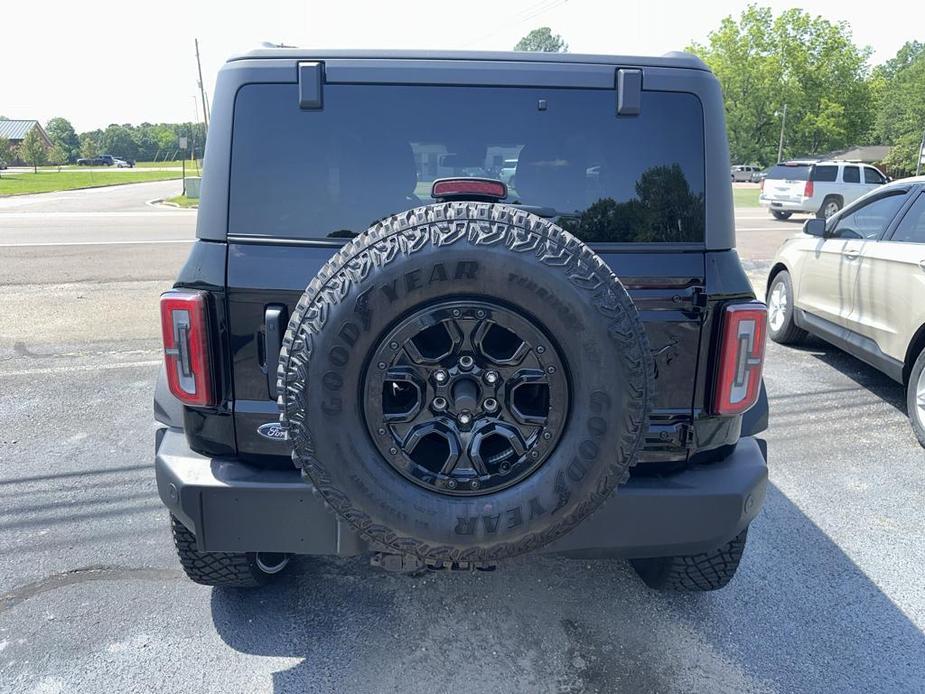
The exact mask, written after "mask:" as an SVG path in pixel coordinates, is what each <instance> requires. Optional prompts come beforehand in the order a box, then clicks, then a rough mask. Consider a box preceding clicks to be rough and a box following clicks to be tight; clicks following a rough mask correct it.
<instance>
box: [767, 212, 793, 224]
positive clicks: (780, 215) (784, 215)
mask: <svg viewBox="0 0 925 694" xmlns="http://www.w3.org/2000/svg"><path fill="white" fill-rule="evenodd" d="M771 214H772V215H774V219H777V220H780V221H781V222H783V221H784V220H785V219H790V216H791V215H792V214H793V212H781V211H780V210H771Z"/></svg>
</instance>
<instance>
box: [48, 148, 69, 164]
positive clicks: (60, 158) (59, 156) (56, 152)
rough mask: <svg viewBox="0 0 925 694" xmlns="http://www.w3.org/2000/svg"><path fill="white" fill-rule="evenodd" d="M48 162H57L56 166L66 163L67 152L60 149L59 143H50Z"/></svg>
mask: <svg viewBox="0 0 925 694" xmlns="http://www.w3.org/2000/svg"><path fill="white" fill-rule="evenodd" d="M48 163H49V164H57V165H58V166H61V165H62V164H67V163H68V153H67V152H65V151H64V149H62V147H61V145H52V147H51V149H50V150H48Z"/></svg>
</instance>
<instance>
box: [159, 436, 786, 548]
mask: <svg viewBox="0 0 925 694" xmlns="http://www.w3.org/2000/svg"><path fill="white" fill-rule="evenodd" d="M766 458H767V455H766V452H765V449H764V444H763V442H762V441H760V440H759V439H755V438H751V437H746V438H743V439H741V440H740V441H739V443H738V445H737V446H736V447H735V449H734V450H733V452H732V453H731V455H729V457H727V458H726V459H725V460H723V461H720V462H716V463H711V464H709V465H700V466H695V467H691V468H689V469H687V470H685V471H683V472H679V473H674V474H671V475H665V476H662V477H637V478H633V479H631V480H630V481H629V482H628V483H627V484H626V485H625V486H623V487H621V488H620V489H619V490H618V492H617V494H616V495H614V496H613V497H611V499H610V500H609V501H608V502H607V503H605V504H604V506H603V507H602V508H600V509H599V510H598V511H596V512H595V513H594V514H593V515H592V516H591V517H590V518H589V519H588V520H586V521H585V522H584V523H582V524H581V525H580V526H579V527H577V528H576V529H575V530H573V531H572V532H570V533H569V534H568V535H566V536H565V537H563V538H561V539H560V540H557V541H556V542H554V543H552V544H550V545H547V546H546V547H544V548H543V549H542V550H541V551H543V552H558V553H566V554H572V555H576V556H584V557H601V556H615V557H627V558H638V557H657V556H667V555H675V554H696V553H698V552H705V551H709V550H712V549H715V548H717V547H719V546H720V545H722V544H724V543H726V542H728V541H729V540H731V539H732V538H733V537H735V536H736V535H738V534H739V533H740V532H741V531H742V530H743V529H744V528H745V527H746V526H747V525H748V524H749V523H750V522H751V521H752V519H753V518H754V517H755V516H756V515H757V513H758V511H759V509H760V508H761V505H762V503H763V501H764V496H765V490H766V487H767V478H768V472H767V463H766ZM155 471H156V476H157V488H158V492H159V494H160V497H161V500H162V501H163V502H164V504H165V505H166V506H167V508H168V509H170V512H171V513H172V514H174V515H175V516H176V517H177V518H178V519H179V520H180V521H181V522H182V523H183V524H184V525H185V526H186V527H188V528H189V529H190V530H191V531H192V532H193V533H194V534H195V535H196V538H197V540H198V543H199V549H201V550H203V551H225V552H253V551H263V552H292V553H295V554H327V555H332V554H333V555H342V556H348V555H355V554H362V553H364V552H366V551H368V547H367V546H366V544H365V543H364V542H363V541H362V540H361V539H360V538H359V537H358V536H357V535H356V533H354V532H353V531H352V530H351V528H350V527H349V526H347V525H346V524H344V523H342V522H341V521H339V519H337V518H335V516H334V515H333V514H332V513H331V512H330V511H328V510H327V509H326V508H324V504H323V503H322V501H321V500H320V499H319V498H318V497H317V496H316V494H315V493H314V490H313V488H312V487H311V485H309V484H306V483H305V482H303V481H302V479H301V477H300V475H299V473H298V472H297V471H296V470H295V469H293V470H265V469H262V468H257V467H254V466H251V465H246V464H244V463H241V462H239V461H235V460H233V459H220V458H207V457H204V456H201V455H199V454H197V453H195V452H193V451H191V450H190V449H189V447H188V446H187V443H186V437H185V436H184V434H183V432H182V431H181V430H179V429H160V430H158V433H157V445H156V456H155Z"/></svg>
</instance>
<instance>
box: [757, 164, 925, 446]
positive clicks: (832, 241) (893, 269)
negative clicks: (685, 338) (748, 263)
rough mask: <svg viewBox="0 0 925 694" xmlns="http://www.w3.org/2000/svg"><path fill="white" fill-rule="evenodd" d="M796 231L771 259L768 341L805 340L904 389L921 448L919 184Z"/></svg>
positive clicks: (924, 192) (923, 290) (923, 359)
mask: <svg viewBox="0 0 925 694" xmlns="http://www.w3.org/2000/svg"><path fill="white" fill-rule="evenodd" d="M803 230H804V233H803V234H798V235H796V236H794V237H793V238H790V239H788V240H787V241H785V242H784V244H783V245H782V246H781V247H780V249H779V250H778V251H777V257H776V258H775V260H774V265H773V267H772V269H771V274H770V279H769V280H768V294H767V296H768V335H769V336H770V338H771V339H772V340H774V341H775V342H780V343H783V344H794V343H796V342H799V341H800V340H801V339H802V338H804V337H805V336H806V333H812V334H813V335H816V336H818V337H821V338H823V339H824V340H826V341H828V342H830V343H832V344H833V345H835V346H837V347H840V348H841V349H843V350H845V351H846V352H849V353H850V354H853V355H854V356H856V357H858V358H859V359H862V360H864V361H866V362H867V363H868V364H871V365H872V366H874V367H876V368H877V369H879V370H880V371H882V372H883V373H885V374H886V375H887V376H890V377H891V378H893V379H894V380H896V381H898V382H899V383H902V384H903V385H905V386H906V399H907V406H908V412H909V419H910V420H911V421H912V427H913V429H914V430H915V434H916V436H917V437H918V439H919V442H920V443H921V444H922V445H923V446H925V301H923V300H922V297H925V176H922V177H918V178H907V179H905V180H902V181H895V182H893V183H890V184H889V185H886V186H883V187H880V188H878V189H877V190H876V191H874V192H872V193H869V194H868V195H866V196H864V197H863V198H862V199H860V200H858V201H856V202H855V203H853V204H852V205H849V206H848V207H846V208H845V209H844V210H842V211H841V212H840V213H838V214H837V215H835V216H833V217H832V218H831V219H829V220H821V219H810V220H809V221H807V222H806V224H805V225H804V228H803Z"/></svg>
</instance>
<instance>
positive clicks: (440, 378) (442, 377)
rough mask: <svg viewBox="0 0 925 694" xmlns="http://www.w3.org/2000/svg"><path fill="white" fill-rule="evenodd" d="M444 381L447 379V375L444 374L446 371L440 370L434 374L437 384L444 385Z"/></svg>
mask: <svg viewBox="0 0 925 694" xmlns="http://www.w3.org/2000/svg"><path fill="white" fill-rule="evenodd" d="M446 379H447V374H446V371H444V370H443V369H440V370H439V371H435V372H434V380H435V381H436V382H437V383H446Z"/></svg>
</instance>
